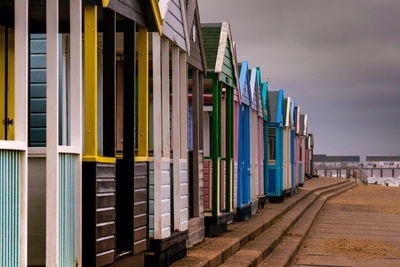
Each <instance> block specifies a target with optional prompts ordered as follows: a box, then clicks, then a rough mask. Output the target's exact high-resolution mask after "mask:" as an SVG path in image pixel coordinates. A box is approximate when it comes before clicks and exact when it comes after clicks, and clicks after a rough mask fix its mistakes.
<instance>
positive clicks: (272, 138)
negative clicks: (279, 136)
mask: <svg viewBox="0 0 400 267" xmlns="http://www.w3.org/2000/svg"><path fill="white" fill-rule="evenodd" d="M275 132H276V129H275V128H268V150H269V151H268V157H269V158H268V159H269V160H276V133H275Z"/></svg>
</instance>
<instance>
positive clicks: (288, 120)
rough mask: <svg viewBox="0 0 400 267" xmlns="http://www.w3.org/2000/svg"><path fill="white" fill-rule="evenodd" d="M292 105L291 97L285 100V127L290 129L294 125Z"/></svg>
mask: <svg viewBox="0 0 400 267" xmlns="http://www.w3.org/2000/svg"><path fill="white" fill-rule="evenodd" d="M290 104H291V100H290V97H287V98H285V100H284V103H283V107H284V111H283V116H284V117H285V122H284V125H285V127H290V126H291V124H292V123H291V116H290Z"/></svg>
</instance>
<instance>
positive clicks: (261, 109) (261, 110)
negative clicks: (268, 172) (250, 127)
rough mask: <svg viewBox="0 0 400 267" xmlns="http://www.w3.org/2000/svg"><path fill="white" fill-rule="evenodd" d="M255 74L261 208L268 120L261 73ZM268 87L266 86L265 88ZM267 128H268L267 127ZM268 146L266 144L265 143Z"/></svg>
mask: <svg viewBox="0 0 400 267" xmlns="http://www.w3.org/2000/svg"><path fill="white" fill-rule="evenodd" d="M256 73H257V77H256V79H257V97H258V122H257V143H258V193H257V197H258V208H259V209H260V208H263V207H264V205H265V202H266V201H267V199H268V198H267V195H266V193H265V191H264V188H265V183H264V177H265V175H264V169H265V168H264V156H265V146H266V145H265V144H264V121H265V119H268V104H267V103H265V102H266V100H267V99H266V98H263V95H262V94H263V90H264V88H263V86H264V85H263V83H262V82H261V71H260V68H259V67H256ZM267 87H268V86H267ZM267 128H268V127H267ZM267 146H268V142H267Z"/></svg>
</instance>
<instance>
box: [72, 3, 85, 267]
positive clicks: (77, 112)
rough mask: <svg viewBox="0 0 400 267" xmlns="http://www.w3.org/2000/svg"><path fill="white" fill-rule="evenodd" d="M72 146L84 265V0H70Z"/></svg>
mask: <svg viewBox="0 0 400 267" xmlns="http://www.w3.org/2000/svg"><path fill="white" fill-rule="evenodd" d="M70 35H71V41H70V47H71V48H70V50H71V52H70V61H71V64H70V73H71V74H70V77H71V78H70V84H71V85H70V88H71V92H70V97H71V98H70V99H71V102H70V111H71V131H70V134H71V146H72V147H76V148H77V149H76V150H77V151H79V154H78V156H77V159H76V181H75V221H76V222H75V229H76V231H75V242H76V246H75V257H76V260H77V264H78V266H82V77H83V75H82V0H70Z"/></svg>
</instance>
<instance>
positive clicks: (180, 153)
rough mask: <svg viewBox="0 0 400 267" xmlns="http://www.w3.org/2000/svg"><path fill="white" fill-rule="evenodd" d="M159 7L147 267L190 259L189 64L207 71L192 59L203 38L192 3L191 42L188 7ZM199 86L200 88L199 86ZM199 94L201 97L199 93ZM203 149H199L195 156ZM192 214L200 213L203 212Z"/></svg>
mask: <svg viewBox="0 0 400 267" xmlns="http://www.w3.org/2000/svg"><path fill="white" fill-rule="evenodd" d="M158 3H159V12H160V17H161V20H162V37H160V36H159V35H157V34H156V33H153V34H152V42H151V46H152V47H151V49H152V50H151V54H152V89H153V90H152V98H151V106H152V108H151V110H152V112H151V116H150V117H151V118H150V119H151V125H152V133H151V134H150V137H151V139H152V142H151V143H152V150H153V151H152V152H153V157H152V162H151V163H150V187H149V188H150V190H149V191H150V192H149V198H150V202H149V217H148V220H149V235H150V240H149V248H148V250H147V251H148V252H147V253H146V257H145V265H148V266H168V265H169V264H171V263H172V262H174V261H176V260H178V259H180V258H181V257H184V256H185V255H186V241H187V239H188V228H189V217H190V215H189V213H190V209H189V196H190V186H189V164H190V162H189V153H188V105H189V103H188V81H187V80H188V68H187V66H188V64H187V63H188V61H189V62H190V65H195V64H196V65H195V68H200V67H202V68H203V70H204V65H203V64H202V62H201V61H200V62H197V63H198V64H197V63H196V62H194V61H195V58H196V59H198V60H199V55H198V54H197V55H194V57H193V58H189V59H188V54H190V53H189V52H190V50H191V48H192V47H191V45H190V38H193V36H194V38H200V37H199V35H198V32H196V30H193V26H194V24H193V23H194V22H193V21H194V20H195V18H194V17H193V16H195V17H196V15H195V13H193V12H195V10H196V9H197V7H194V5H196V6H197V4H196V3H190V4H191V6H190V8H191V14H190V18H191V19H190V20H191V23H192V29H191V30H190V32H192V35H191V37H190V36H189V29H188V18H187V16H188V14H187V11H186V2H185V1H183V0H162V1H159V2H158ZM188 4H189V3H188ZM192 13H193V14H192ZM196 23H197V21H196ZM193 32H194V35H193ZM195 43H196V42H194V43H192V44H193V49H194V50H196V49H197V51H196V52H199V51H198V50H199V49H200V46H199V45H197V46H195ZM200 57H201V52H200ZM200 60H201V58H200ZM192 69H193V68H192ZM199 81H200V82H201V79H200V78H199ZM196 86H197V87H200V88H201V85H196ZM196 89H197V92H198V90H199V89H198V88H196ZM200 90H201V89H200ZM199 147H200V145H197V144H196V150H198V148H199ZM197 152H198V151H197ZM197 177H198V176H197ZM194 187H195V186H194V185H193V189H195V188H194ZM196 189H197V188H196ZM193 211H196V212H199V211H200V209H195V210H193ZM191 232H192V233H193V231H191Z"/></svg>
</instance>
